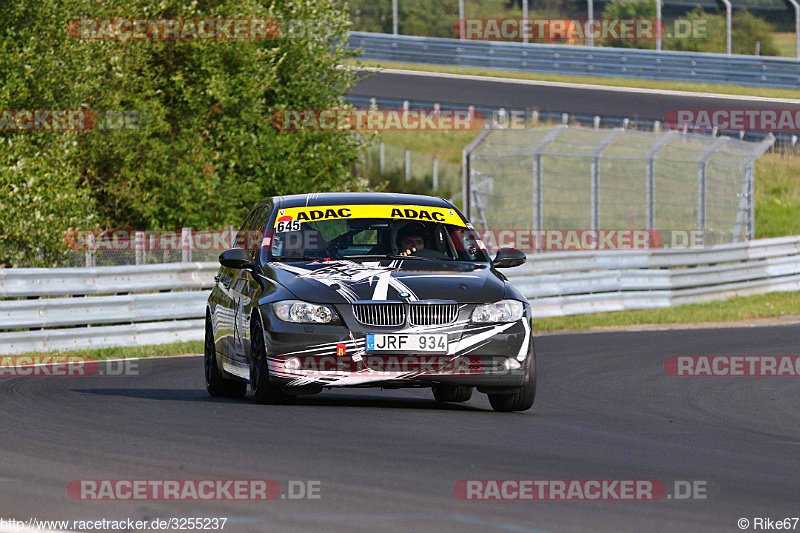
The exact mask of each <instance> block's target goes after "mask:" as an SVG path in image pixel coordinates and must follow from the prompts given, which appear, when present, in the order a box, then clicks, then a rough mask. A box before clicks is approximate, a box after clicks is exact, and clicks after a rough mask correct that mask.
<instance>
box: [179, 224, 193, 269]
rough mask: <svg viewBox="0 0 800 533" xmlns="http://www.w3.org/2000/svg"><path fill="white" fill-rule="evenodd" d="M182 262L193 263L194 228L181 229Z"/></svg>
mask: <svg viewBox="0 0 800 533" xmlns="http://www.w3.org/2000/svg"><path fill="white" fill-rule="evenodd" d="M181 261H183V262H184V263H190V262H191V261H192V228H183V229H181Z"/></svg>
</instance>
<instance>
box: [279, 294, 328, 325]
mask: <svg viewBox="0 0 800 533" xmlns="http://www.w3.org/2000/svg"><path fill="white" fill-rule="evenodd" d="M272 310H273V311H275V316H277V317H278V318H280V319H281V320H283V321H284V322H298V323H302V324H331V323H335V322H339V317H338V316H337V315H336V311H334V310H333V309H331V308H330V307H328V306H327V305H317V304H312V303H309V302H301V301H300V300H286V301H284V302H276V303H274V304H272Z"/></svg>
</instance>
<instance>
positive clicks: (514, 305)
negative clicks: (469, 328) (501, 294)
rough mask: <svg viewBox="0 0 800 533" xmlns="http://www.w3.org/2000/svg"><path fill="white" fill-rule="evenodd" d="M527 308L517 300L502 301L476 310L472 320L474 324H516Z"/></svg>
mask: <svg viewBox="0 0 800 533" xmlns="http://www.w3.org/2000/svg"><path fill="white" fill-rule="evenodd" d="M524 311H525V306H524V304H523V303H522V302H519V301H517V300H501V301H499V302H495V303H493V304H482V305H479V306H477V307H476V308H475V310H474V311H473V312H472V318H471V319H470V320H471V321H472V323H473V324H490V323H497V322H516V321H517V320H519V319H520V318H522V313H523V312H524Z"/></svg>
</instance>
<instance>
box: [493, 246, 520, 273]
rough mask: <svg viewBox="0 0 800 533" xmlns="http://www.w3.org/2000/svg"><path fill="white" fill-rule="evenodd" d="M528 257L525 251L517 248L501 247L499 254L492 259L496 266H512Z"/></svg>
mask: <svg viewBox="0 0 800 533" xmlns="http://www.w3.org/2000/svg"><path fill="white" fill-rule="evenodd" d="M527 259H528V258H527V257H526V256H525V253H524V252H521V251H519V250H517V249H516V248H500V249H499V250H497V256H496V257H495V258H494V261H492V265H493V266H494V267H495V268H512V267H515V266H519V265H521V264H522V263H524V262H525V261H526V260H527Z"/></svg>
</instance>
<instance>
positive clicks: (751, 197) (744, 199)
mask: <svg viewBox="0 0 800 533" xmlns="http://www.w3.org/2000/svg"><path fill="white" fill-rule="evenodd" d="M773 144H775V136H774V135H773V134H772V133H770V134H769V135H767V138H766V139H764V140H763V141H761V142H760V143H758V145H756V147H755V149H753V152H752V153H751V154H750V158H749V159H748V160H747V162H746V163H745V174H744V180H743V182H742V192H741V193H740V197H739V209H738V210H737V212H736V226H735V227H734V229H733V242H738V240H739V234H740V233H741V229H740V228H741V225H742V218H744V217H745V216H746V217H747V221H746V223H745V231H747V240H750V241H752V240H753V239H755V233H756V228H755V223H756V216H755V209H756V208H755V173H756V171H755V161H756V159H758V158H759V157H761V154H763V153H764V152H766V151H767V150H769V149H770V148H771V147H772V145H773Z"/></svg>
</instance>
